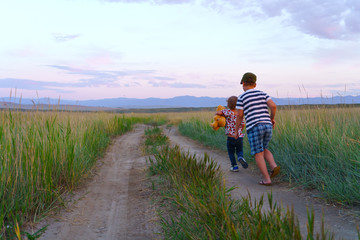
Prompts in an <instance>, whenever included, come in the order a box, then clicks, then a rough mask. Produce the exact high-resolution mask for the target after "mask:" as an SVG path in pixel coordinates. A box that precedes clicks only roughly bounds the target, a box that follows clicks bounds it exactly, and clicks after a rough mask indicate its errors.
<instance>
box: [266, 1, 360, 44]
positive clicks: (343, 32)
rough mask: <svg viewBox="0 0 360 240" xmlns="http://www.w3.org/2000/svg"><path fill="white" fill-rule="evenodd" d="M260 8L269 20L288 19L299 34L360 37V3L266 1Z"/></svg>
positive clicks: (340, 37)
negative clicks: (270, 18)
mask: <svg viewBox="0 0 360 240" xmlns="http://www.w3.org/2000/svg"><path fill="white" fill-rule="evenodd" d="M259 6H260V8H261V9H262V10H263V12H264V13H265V14H266V15H267V16H269V17H278V16H286V21H288V23H289V24H291V25H293V26H295V27H296V28H297V29H299V30H300V31H302V32H304V33H306V34H310V35H312V36H315V37H318V38H323V39H350V40H353V39H354V38H357V37H359V33H360V18H359V17H358V16H360V2H359V1H358V0H343V1H334V0H302V1H298V0H266V1H259Z"/></svg>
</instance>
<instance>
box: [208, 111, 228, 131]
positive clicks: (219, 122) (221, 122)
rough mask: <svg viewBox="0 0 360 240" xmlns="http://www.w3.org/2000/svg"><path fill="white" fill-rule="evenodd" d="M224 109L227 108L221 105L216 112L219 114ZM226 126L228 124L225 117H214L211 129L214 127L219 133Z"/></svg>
mask: <svg viewBox="0 0 360 240" xmlns="http://www.w3.org/2000/svg"><path fill="white" fill-rule="evenodd" d="M223 109H225V107H224V106H221V105H219V106H218V107H217V109H216V112H217V111H221V110H223ZM225 124H226V120H225V117H224V116H220V115H215V116H214V121H213V122H212V123H211V124H210V125H211V127H212V128H213V129H214V130H215V131H217V130H218V129H219V128H221V127H225Z"/></svg>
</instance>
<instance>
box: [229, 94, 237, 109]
mask: <svg viewBox="0 0 360 240" xmlns="http://www.w3.org/2000/svg"><path fill="white" fill-rule="evenodd" d="M237 99H238V98H237V96H231V97H229V98H228V100H227V106H228V108H230V109H232V110H234V109H235V108H236V103H237Z"/></svg>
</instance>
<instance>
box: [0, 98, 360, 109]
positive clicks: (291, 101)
mask: <svg viewBox="0 0 360 240" xmlns="http://www.w3.org/2000/svg"><path fill="white" fill-rule="evenodd" d="M226 99H227V98H219V97H216V98H212V97H193V96H180V97H174V98H167V99H162V98H146V99H137V98H107V99H99V100H81V101H74V100H61V99H60V100H59V99H51V98H39V99H26V98H23V99H19V98H11V99H10V98H0V103H1V104H0V108H9V107H10V108H12V107H15V106H18V105H19V104H21V106H22V107H24V108H31V107H34V106H37V105H42V106H46V105H55V106H56V105H57V106H59V107H60V106H64V105H66V106H86V107H100V108H127V109H129V108H181V107H216V106H218V105H226ZM273 100H274V102H275V103H276V104H277V105H304V104H360V95H359V96H343V97H332V98H273Z"/></svg>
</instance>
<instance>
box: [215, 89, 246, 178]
mask: <svg viewBox="0 0 360 240" xmlns="http://www.w3.org/2000/svg"><path fill="white" fill-rule="evenodd" d="M236 102H237V97H236V96H231V97H229V98H228V100H227V107H228V109H223V110H220V111H217V112H216V113H215V114H216V115H220V116H224V117H225V119H226V124H225V134H226V135H227V142H226V147H227V150H228V154H229V158H230V162H231V168H230V171H232V172H238V171H239V166H238V165H237V163H236V160H235V152H236V156H237V159H238V161H239V162H240V163H241V165H242V166H243V168H247V167H248V164H247V162H246V161H245V159H244V153H243V137H244V134H243V133H242V129H243V127H244V122H242V123H241V127H240V128H238V131H237V138H235V135H236V134H235V125H236V115H235V112H236V109H235V108H236Z"/></svg>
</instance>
